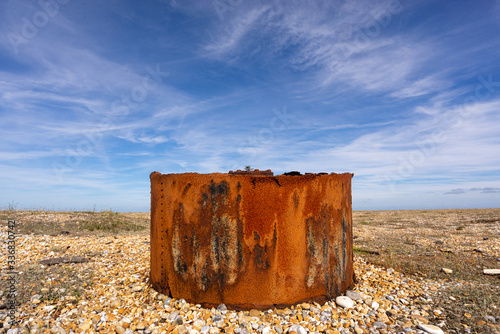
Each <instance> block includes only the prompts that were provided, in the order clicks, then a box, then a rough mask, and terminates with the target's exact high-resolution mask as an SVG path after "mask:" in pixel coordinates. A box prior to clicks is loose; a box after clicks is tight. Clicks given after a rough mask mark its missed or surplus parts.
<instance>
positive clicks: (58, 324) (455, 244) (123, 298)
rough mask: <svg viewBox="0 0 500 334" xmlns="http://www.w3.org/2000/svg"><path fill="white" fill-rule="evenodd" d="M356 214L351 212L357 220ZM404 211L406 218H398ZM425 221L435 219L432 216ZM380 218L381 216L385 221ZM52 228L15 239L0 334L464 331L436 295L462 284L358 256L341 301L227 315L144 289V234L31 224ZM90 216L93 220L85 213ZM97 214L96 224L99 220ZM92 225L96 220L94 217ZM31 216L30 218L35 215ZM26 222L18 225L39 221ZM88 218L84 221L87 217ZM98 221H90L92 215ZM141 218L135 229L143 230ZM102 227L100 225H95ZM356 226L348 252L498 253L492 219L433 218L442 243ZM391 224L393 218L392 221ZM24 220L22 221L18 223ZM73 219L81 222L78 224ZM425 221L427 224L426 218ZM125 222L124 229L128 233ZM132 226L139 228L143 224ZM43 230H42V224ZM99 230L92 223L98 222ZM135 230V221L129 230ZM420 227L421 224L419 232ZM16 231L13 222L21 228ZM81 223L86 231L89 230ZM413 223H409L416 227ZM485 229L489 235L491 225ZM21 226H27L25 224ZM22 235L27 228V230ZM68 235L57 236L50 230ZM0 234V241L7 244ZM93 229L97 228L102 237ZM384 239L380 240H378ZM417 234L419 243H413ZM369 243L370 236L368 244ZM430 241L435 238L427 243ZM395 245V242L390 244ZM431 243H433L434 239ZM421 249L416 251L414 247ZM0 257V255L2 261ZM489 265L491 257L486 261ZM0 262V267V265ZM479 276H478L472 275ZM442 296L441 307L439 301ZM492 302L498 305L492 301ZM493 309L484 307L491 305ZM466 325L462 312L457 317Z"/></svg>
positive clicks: (66, 222)
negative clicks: (10, 302)
mask: <svg viewBox="0 0 500 334" xmlns="http://www.w3.org/2000/svg"><path fill="white" fill-rule="evenodd" d="M364 214H365V213H358V215H364ZM398 214H405V213H398ZM433 214H434V213H433ZM386 215H387V214H386V213H384V217H385V216H386ZM52 216H53V218H54V219H50V220H54V221H56V222H57V224H58V226H55V227H54V226H52V225H50V224H48V225H47V226H44V229H47V228H51V229H52V230H53V231H54V233H51V234H52V235H44V234H29V233H24V234H18V235H17V238H16V261H17V262H16V270H18V273H17V274H15V277H16V287H17V289H18V290H19V295H18V297H17V299H16V300H17V302H18V303H19V304H18V305H17V307H16V313H15V317H16V320H17V321H19V324H20V325H19V326H18V327H15V328H10V327H9V321H10V320H11V319H10V318H9V313H8V311H9V310H8V309H7V308H6V303H7V300H6V290H7V284H5V282H6V279H7V278H8V277H10V276H9V272H7V271H2V273H1V276H2V286H1V290H0V296H2V301H1V304H0V305H1V307H0V332H1V333H5V332H8V333H9V334H10V333H16V332H20V333H61V334H63V333H94V332H99V333H120V334H121V333H127V334H130V333H135V332H138V333H148V334H149V333H155V334H156V333H158V334H160V333H189V334H196V333H241V334H245V333H263V334H268V333H279V334H281V333H291V334H293V333H297V334H304V333H328V334H333V333H448V332H450V333H473V332H474V331H471V328H469V327H468V326H467V325H466V324H461V325H460V328H457V327H454V328H453V329H449V328H448V324H449V318H447V313H446V309H445V307H446V305H447V304H450V303H452V304H453V303H457V302H458V300H459V298H458V297H459V296H456V297H457V298H454V297H453V296H450V295H449V294H441V292H444V291H445V290H446V289H449V288H450V286H455V285H457V284H461V281H459V280H450V279H448V278H443V279H441V278H436V277H433V278H432V279H431V278H428V277H427V278H426V277H423V276H418V275H410V274H404V273H401V272H399V271H397V270H394V269H392V268H389V269H386V268H384V267H383V266H377V265H374V264H373V262H367V261H366V258H365V257H364V256H355V263H354V265H355V272H356V277H357V279H358V282H357V284H356V285H355V287H354V289H353V291H348V292H347V293H346V295H347V296H346V298H337V299H335V300H331V301H329V302H327V303H325V304H323V305H320V304H316V303H311V304H307V303H305V304H299V305H295V306H293V307H290V308H286V309H270V310H265V311H258V310H249V311H232V310H228V309H227V308H226V307H225V305H219V307H218V308H212V309H207V308H203V307H201V306H200V305H194V304H190V303H187V302H186V301H184V300H182V299H181V300H176V299H171V298H168V297H167V296H164V295H161V294H158V293H157V292H156V291H154V290H153V289H152V288H151V287H150V285H149V283H148V276H149V236H148V234H147V233H148V231H147V230H142V231H139V232H138V233H136V234H133V233H131V234H130V235H129V234H125V235H124V234H121V233H118V234H117V233H115V232H114V231H111V230H109V231H108V232H113V233H108V232H106V233H108V234H109V235H97V236H96V235H95V234H92V235H83V234H82V233H83V232H81V230H78V231H79V232H78V233H73V230H71V229H70V228H69V227H70V225H71V226H73V225H74V229H75V230H77V228H79V227H78V226H81V224H82V223H81V221H82V219H84V218H85V219H87V218H88V217H87V218H86V217H85V215H83V216H82V215H74V214H71V215H70V214H65V215H62V214H61V215H57V214H48V215H47V214H45V216H44V218H43V219H42V218H40V221H42V220H43V221H48V220H49V219H48V218H47V217H49V218H50V217H52ZM90 216H93V215H90ZM116 216H120V215H118V214H116V213H112V212H109V213H106V214H104V215H102V217H104V218H106V219H107V225H106V226H107V228H108V229H113V228H114V227H115V225H114V224H113V222H114V219H115V217H116ZM102 217H101V218H102ZM101 218H99V219H101ZM37 219H38V218H37ZM37 219H34V218H33V215H31V214H30V215H28V214H27V215H26V217H25V218H24V221H25V222H28V221H33V222H37V221H38V220H37ZM89 219H90V218H89ZM96 219H97V216H96ZM145 219H146V217H142V216H141V215H140V214H138V216H137V217H136V221H137V222H142V220H144V222H143V223H144V224H145V223H146V220H145ZM101 220H102V219H101ZM381 220H383V221H384V224H382V223H379V222H378V221H377V220H376V219H372V220H367V221H366V222H363V223H359V224H358V223H356V224H355V227H354V232H355V237H356V238H357V239H356V240H355V245H358V246H359V247H369V248H373V247H374V246H376V245H377V243H376V242H375V241H377V240H378V241H380V240H382V241H383V240H385V239H380V238H379V239H377V236H384V238H389V236H391V237H392V236H397V238H400V239H401V238H403V239H405V242H404V243H401V242H400V244H402V245H405V247H406V246H409V249H406V248H404V249H401V250H398V249H387V248H386V247H385V246H383V245H388V244H389V243H391V242H393V241H394V242H396V240H395V239H394V240H389V239H387V242H385V243H384V242H379V244H378V245H382V246H380V247H375V249H376V250H377V251H380V252H385V253H387V252H389V251H391V252H393V251H394V252H396V251H401V252H411V251H412V250H413V251H415V252H417V251H425V252H426V253H429V254H431V253H433V252H437V254H442V253H443V252H445V253H444V254H447V253H446V252H447V251H448V250H449V251H452V250H453V252H457V249H461V250H462V251H471V252H472V254H476V253H477V254H479V253H478V252H477V251H474V249H480V250H481V252H482V253H480V254H479V255H480V256H483V257H484V256H486V255H487V256H488V259H489V258H494V257H498V256H500V252H499V248H498V243H497V241H498V239H497V232H498V231H497V230H496V229H497V227H498V221H495V220H493V221H492V222H489V221H488V222H487V224H494V225H491V226H490V225H488V226H487V227H488V228H487V229H483V230H488V231H490V232H488V233H489V234H487V235H486V234H485V235H484V236H483V235H479V234H478V233H480V232H479V230H477V231H476V230H474V229H476V228H477V229H479V227H478V226H479V225H478V224H475V225H464V226H465V227H466V228H465V229H462V228H460V226H462V225H463V224H462V223H459V224H457V223H456V221H457V220H456V219H455V220H453V219H446V220H443V221H439V220H437V223H436V224H438V225H437V226H440V228H442V227H443V226H445V225H450V226H449V227H450V229H451V230H453V231H454V232H453V234H449V235H447V236H446V237H443V235H444V234H443V232H442V231H438V230H437V229H436V226H432V225H428V224H429V222H425V221H424V222H415V224H417V223H418V224H420V225H421V226H420V228H421V229H422V228H423V229H424V230H425V231H424V232H425V233H424V234H422V231H417V230H416V229H415V230H412V225H411V224H409V225H407V228H405V229H402V228H401V227H400V226H399V225H398V224H399V223H393V225H394V226H392V227H391V226H390V224H391V222H390V221H389V220H388V219H387V217H385V218H384V219H381ZM400 220H401V219H400V217H399V218H398V219H395V221H400ZM20 221H21V222H23V219H20ZM78 221H80V222H78ZM433 221H434V220H433ZM132 223H134V222H131V223H130V224H129V225H127V226H129V227H130V228H129V230H131V231H135V230H136V228H135V226H136V225H133V224H132ZM143 223H141V224H143ZM44 224H45V223H44ZM99 224H101V223H99ZM134 224H135V223H134ZM426 224H427V225H428V226H427V225H426ZM21 225H22V224H21ZM86 226H91V227H92V226H95V224H88V225H86ZM415 226H416V225H415ZM490 227H491V228H490ZM21 228H28V226H25V227H22V226H21ZM30 228H31V227H30ZM62 229H70V230H71V231H72V232H71V233H69V234H67V235H65V234H62V235H61V234H60V233H59V232H60V231H61V230H62ZM6 230H7V229H6V228H5V229H3V230H2V232H1V233H0V240H2V241H3V242H4V244H5V243H6V240H7V236H8V235H7V233H6V232H4V231H6ZM101 232H102V231H99V233H101ZM385 234H387V236H385ZM419 235H427V236H428V237H425V238H420V237H419ZM374 236H375V237H374ZM434 236H435V237H434ZM394 238H396V237H394ZM438 240H439V241H440V242H437V243H436V241H438ZM415 244H417V245H422V246H424V248H425V249H424V248H422V249H420V248H418V247H416V246H415ZM61 256H65V257H76V256H79V257H82V256H83V257H85V258H87V259H89V262H83V263H62V264H56V265H50V266H49V265H41V264H39V261H40V260H42V259H47V258H57V257H61ZM3 258H6V257H3ZM495 260H496V259H495ZM5 266H6V265H5V264H4V267H5ZM477 270H480V269H477ZM443 298H446V299H447V300H446V301H443V300H442V299H443ZM496 305H498V301H497V302H496ZM496 305H492V307H495V308H496V307H497V306H496ZM464 316H465V317H466V318H468V317H470V314H468V313H465V314H464ZM480 321H481V322H482V324H481V326H482V327H480V328H483V329H484V330H483V331H482V332H488V333H498V332H500V317H496V318H495V317H492V316H489V317H488V316H486V317H484V319H481V320H480Z"/></svg>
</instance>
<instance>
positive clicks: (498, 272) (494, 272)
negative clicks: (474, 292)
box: [483, 269, 500, 275]
mask: <svg viewBox="0 0 500 334" xmlns="http://www.w3.org/2000/svg"><path fill="white" fill-rule="evenodd" d="M483 273H484V274H485V275H500V269H483Z"/></svg>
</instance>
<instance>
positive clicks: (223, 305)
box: [217, 304, 227, 314]
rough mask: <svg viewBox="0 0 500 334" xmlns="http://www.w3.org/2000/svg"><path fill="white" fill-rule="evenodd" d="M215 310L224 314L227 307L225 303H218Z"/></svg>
mask: <svg viewBox="0 0 500 334" xmlns="http://www.w3.org/2000/svg"><path fill="white" fill-rule="evenodd" d="M217 311H219V312H220V313H222V314H226V313H227V307H226V305H225V304H220V305H219V306H217Z"/></svg>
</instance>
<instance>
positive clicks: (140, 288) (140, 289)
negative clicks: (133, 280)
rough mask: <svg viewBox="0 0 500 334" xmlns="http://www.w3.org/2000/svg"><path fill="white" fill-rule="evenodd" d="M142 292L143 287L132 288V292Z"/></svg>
mask: <svg viewBox="0 0 500 334" xmlns="http://www.w3.org/2000/svg"><path fill="white" fill-rule="evenodd" d="M139 291H142V286H140V285H136V286H134V287H133V288H132V292H139Z"/></svg>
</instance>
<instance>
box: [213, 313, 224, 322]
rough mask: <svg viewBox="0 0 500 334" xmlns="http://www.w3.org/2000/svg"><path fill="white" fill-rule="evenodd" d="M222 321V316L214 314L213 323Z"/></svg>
mask: <svg viewBox="0 0 500 334" xmlns="http://www.w3.org/2000/svg"><path fill="white" fill-rule="evenodd" d="M223 321H224V317H223V316H222V315H220V314H216V315H215V316H214V317H213V319H212V322H214V323H217V322H223Z"/></svg>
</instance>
